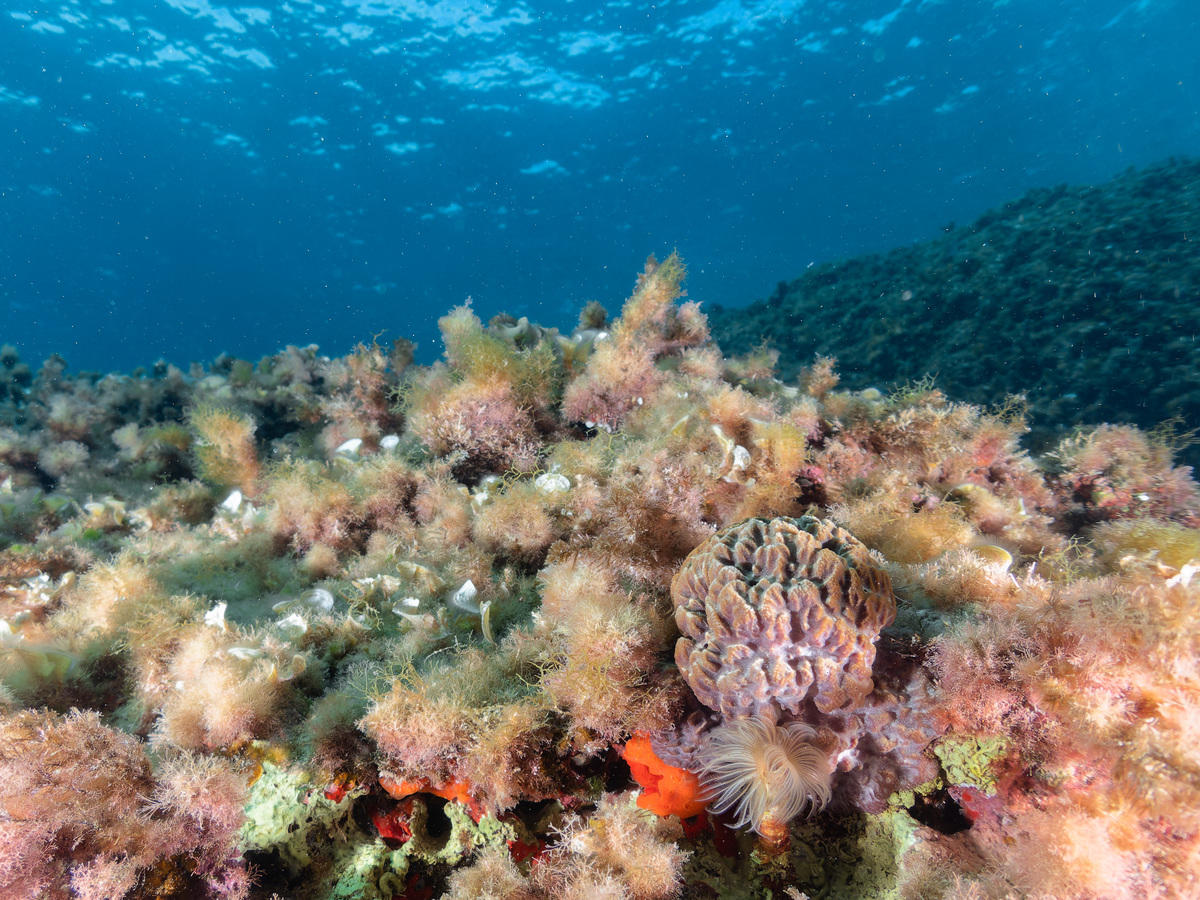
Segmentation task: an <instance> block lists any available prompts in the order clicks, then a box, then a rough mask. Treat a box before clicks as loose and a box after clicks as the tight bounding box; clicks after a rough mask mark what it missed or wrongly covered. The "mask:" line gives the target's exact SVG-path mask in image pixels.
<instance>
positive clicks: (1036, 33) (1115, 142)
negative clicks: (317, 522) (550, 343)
mask: <svg viewBox="0 0 1200 900" xmlns="http://www.w3.org/2000/svg"><path fill="white" fill-rule="evenodd" d="M1198 19H1200V4H1197V3H1196V2H1194V0H1132V2H1131V0H1069V2H1046V0H988V2H982V0H959V2H935V0H851V2H804V0H663V2H658V3H644V2H629V0H625V2H607V3H588V2H572V0H556V2H524V0H499V2H496V3H490V2H482V0H344V2H326V3H310V2H300V0H294V2H285V3H281V4H278V5H274V4H268V5H263V6H255V5H231V6H221V5H215V4H213V3H210V2H209V0H168V2H165V3H136V2H112V0H109V2H103V0H75V2H65V3H57V2H55V3H50V4H47V5H44V6H36V7H35V6H23V5H8V6H7V7H6V8H5V9H4V10H3V11H2V12H0V125H2V128H0V253H2V254H3V255H2V256H0V343H5V342H6V343H12V344H15V345H17V347H18V348H19V350H20V352H21V354H22V356H23V357H24V358H25V359H27V360H29V361H30V362H36V361H38V360H40V359H42V358H44V357H45V356H46V355H47V354H49V353H52V352H59V353H62V354H63V355H64V356H65V357H66V358H67V359H68V361H69V362H70V363H71V364H72V367H73V368H76V369H79V368H84V369H88V368H95V369H102V370H109V369H114V368H123V369H128V368H132V367H134V366H137V365H142V364H147V363H150V362H153V361H154V360H155V359H158V358H160V357H161V358H165V359H167V360H170V361H171V362H175V363H181V364H182V363H186V362H187V361H189V360H207V359H211V358H212V357H214V356H215V355H216V354H218V353H220V352H230V353H233V354H236V355H238V356H242V357H250V358H255V357H257V356H260V355H262V354H265V353H270V352H273V351H275V350H276V349H278V348H279V347H281V346H283V345H284V344H308V343H312V342H315V343H318V344H320V345H321V347H322V350H323V351H325V352H328V353H332V354H338V353H344V352H346V350H348V349H349V348H350V347H351V346H352V345H353V344H355V343H356V342H359V341H370V340H371V338H372V337H373V336H374V335H376V334H378V333H380V332H381V331H382V332H383V339H384V340H390V339H392V338H397V337H410V338H413V339H415V340H417V341H418V343H419V347H420V349H419V358H423V359H425V360H428V359H430V358H432V356H433V355H435V354H436V352H437V349H438V346H439V344H438V341H437V338H436V319H437V317H438V316H439V315H441V314H442V313H443V312H444V311H445V310H447V309H448V308H450V307H451V306H453V305H455V304H457V303H461V302H462V301H464V300H465V299H466V298H468V297H471V298H473V302H474V304H475V310H476V311H477V312H478V313H479V314H480V316H481V317H482V318H483V319H484V320H485V321H486V320H487V318H488V317H489V316H491V315H493V314H495V313H497V312H500V311H507V312H510V313H513V314H515V315H529V316H531V317H533V318H536V319H537V320H538V321H541V322H542V323H544V324H547V325H558V326H559V327H564V326H565V327H567V328H568V329H569V327H570V326H571V325H572V324H574V321H575V318H576V315H577V311H578V309H579V308H580V307H581V306H582V305H583V304H584V303H585V302H586V301H588V300H591V299H598V300H600V301H601V302H603V303H604V304H605V305H606V306H608V307H609V309H611V310H615V309H616V308H617V307H618V306H619V303H620V302H621V300H622V299H623V298H624V297H625V296H627V295H628V293H629V288H630V273H631V272H635V271H637V270H638V269H639V268H640V265H641V261H642V260H643V259H644V258H645V256H646V255H647V254H648V253H651V252H653V253H657V254H659V255H660V257H661V256H662V255H663V254H665V253H669V252H670V251H672V250H673V249H678V250H679V252H680V254H681V255H682V256H683V258H684V259H685V260H687V261H688V263H689V266H690V271H689V278H688V288H689V294H690V296H691V298H693V299H696V300H700V301H702V302H704V303H705V304H706V305H711V304H715V303H720V304H724V305H727V306H730V305H733V306H736V305H739V304H744V303H746V302H749V301H751V300H753V299H756V298H759V297H763V296H766V295H767V294H768V293H769V292H770V290H771V288H772V287H773V286H774V285H775V283H776V282H778V281H779V280H781V279H785V278H791V277H794V276H796V275H797V274H799V273H801V272H802V271H803V270H804V269H805V268H806V267H807V266H809V265H810V264H812V263H814V262H821V261H826V260H830V259H835V258H840V257H845V256H848V255H852V254H856V253H860V252H864V251H869V250H870V251H873V250H880V249H886V248H889V247H892V246H896V245H899V244H904V243H908V242H911V241H915V240H918V239H921V238H924V237H928V236H930V235H932V234H934V233H937V232H938V230H939V228H940V227H942V226H944V225H945V224H946V223H947V222H949V221H951V220H963V219H969V218H970V217H972V216H974V215H977V214H978V213H979V212H981V211H982V210H984V209H986V208H987V207H989V206H991V205H994V204H996V203H998V202H1001V201H1004V200H1007V199H1009V198H1012V197H1014V196H1016V195H1018V194H1019V193H1021V192H1022V191H1024V190H1026V189H1027V188H1030V187H1033V186H1040V185H1051V184H1056V183H1061V182H1071V183H1080V182H1093V181H1098V180H1102V179H1105V178H1108V177H1110V176H1111V175H1113V174H1114V173H1116V172H1118V171H1120V170H1122V169H1124V168H1126V167H1128V166H1132V165H1138V166H1140V165H1145V164H1147V163H1150V162H1153V161H1156V160H1159V159H1161V158H1163V157H1165V156H1167V155H1170V154H1196V153H1200V117H1198V116H1197V107H1198V101H1200V92H1198V84H1200V78H1198V76H1200V55H1198V54H1197V52H1196V48H1197V47H1198V46H1200V27H1198Z"/></svg>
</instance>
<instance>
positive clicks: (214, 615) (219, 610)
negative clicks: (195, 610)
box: [204, 601, 229, 631]
mask: <svg viewBox="0 0 1200 900" xmlns="http://www.w3.org/2000/svg"><path fill="white" fill-rule="evenodd" d="M225 606H226V604H225V602H224V601H222V602H221V603H218V604H217V605H216V606H214V607H213V608H212V609H210V610H209V611H208V612H206V613H205V614H204V624H205V625H210V626H212V627H213V628H219V629H221V630H222V631H228V630H229V628H228V627H227V626H226V625H225Z"/></svg>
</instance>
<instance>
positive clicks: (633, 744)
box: [621, 732, 704, 819]
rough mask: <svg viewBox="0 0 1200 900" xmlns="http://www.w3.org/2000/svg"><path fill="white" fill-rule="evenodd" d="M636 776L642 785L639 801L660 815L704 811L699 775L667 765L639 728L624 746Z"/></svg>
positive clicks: (622, 753) (683, 814) (639, 803)
mask: <svg viewBox="0 0 1200 900" xmlns="http://www.w3.org/2000/svg"><path fill="white" fill-rule="evenodd" d="M621 756H623V757H624V758H625V763H626V764H627V765H628V766H629V771H630V773H631V774H632V775H633V780H634V781H636V782H637V783H638V784H640V785H641V786H642V793H641V795H640V796H639V797H638V799H637V805H638V806H640V807H641V808H642V809H648V810H650V811H651V812H653V813H657V814H658V815H660V816H679V818H681V819H686V818H689V817H691V816H697V815H699V814H700V813H702V812H704V801H702V800H699V799H698V795H699V793H700V779H699V778H697V777H696V776H695V775H693V774H692V773H691V772H689V771H688V770H687V769H681V768H679V767H678V766H672V765H668V764H667V763H665V762H663V761H662V760H661V759H659V758H658V756H657V755H655V753H654V749H653V748H652V747H651V746H650V739H649V738H648V737H646V735H644V734H642V733H641V732H638V733H636V734H634V736H633V737H631V738H630V739H629V741H628V743H626V744H625V747H624V749H623V750H621Z"/></svg>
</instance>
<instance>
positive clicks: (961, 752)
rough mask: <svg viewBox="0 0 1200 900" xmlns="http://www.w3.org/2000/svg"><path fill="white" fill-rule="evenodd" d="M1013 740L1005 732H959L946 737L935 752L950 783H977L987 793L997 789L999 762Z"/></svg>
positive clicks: (1006, 753)
mask: <svg viewBox="0 0 1200 900" xmlns="http://www.w3.org/2000/svg"><path fill="white" fill-rule="evenodd" d="M1011 746H1012V742H1011V741H1010V740H1009V739H1008V738H1006V737H1004V736H1002V735H997V736H991V737H981V736H980V735H975V734H955V735H948V736H946V737H944V738H942V739H941V740H940V741H938V742H937V743H936V744H934V746H933V752H934V754H935V755H936V756H937V758H938V760H939V761H940V762H941V764H942V771H943V772H944V773H945V776H946V782H947V783H948V784H959V785H966V784H969V785H974V786H975V787H977V788H979V789H980V790H981V791H983V792H984V793H985V794H994V793H996V764H997V763H999V762H1000V761H1002V760H1003V759H1004V757H1006V756H1007V755H1008V753H1009V750H1010V748H1011Z"/></svg>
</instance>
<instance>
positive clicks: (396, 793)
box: [379, 775, 483, 821]
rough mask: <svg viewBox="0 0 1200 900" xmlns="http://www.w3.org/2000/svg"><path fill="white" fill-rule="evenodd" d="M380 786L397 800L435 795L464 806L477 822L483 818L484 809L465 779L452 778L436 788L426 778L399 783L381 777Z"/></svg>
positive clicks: (404, 780)
mask: <svg viewBox="0 0 1200 900" xmlns="http://www.w3.org/2000/svg"><path fill="white" fill-rule="evenodd" d="M379 786H380V787H382V788H383V789H384V790H385V791H387V792H388V793H389V794H391V795H392V796H393V797H395V798H396V799H397V800H400V799H402V798H404V797H408V796H409V795H411V794H433V795H434V796H435V797H441V798H442V799H444V800H453V801H455V802H457V803H461V804H463V805H464V806H466V807H467V809H468V810H470V812H471V816H472V818H474V819H475V821H479V819H480V818H482V816H483V808H482V807H481V806H480V805H479V804H478V803H477V802H475V800H474V799H473V798H472V797H471V783H470V782H469V781H465V780H463V779H459V778H452V779H450V780H449V781H448V782H446V784H444V785H442V786H441V787H435V786H434V785H432V784H430V783H429V782H428V781H426V780H425V779H424V778H419V779H407V778H402V779H400V780H399V781H397V780H395V779H394V778H389V777H388V776H387V775H380V776H379Z"/></svg>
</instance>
